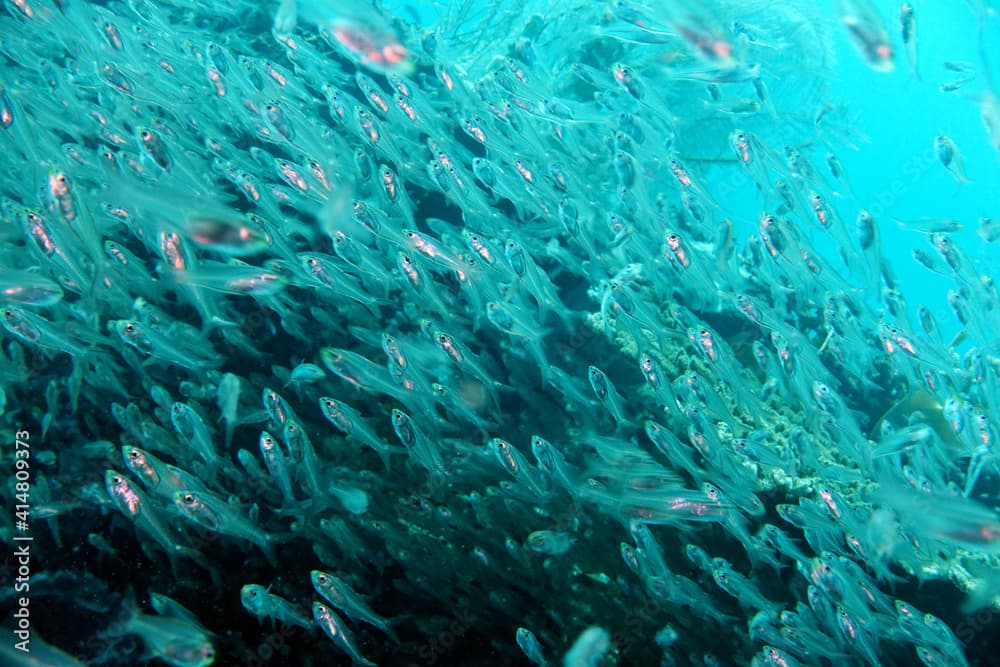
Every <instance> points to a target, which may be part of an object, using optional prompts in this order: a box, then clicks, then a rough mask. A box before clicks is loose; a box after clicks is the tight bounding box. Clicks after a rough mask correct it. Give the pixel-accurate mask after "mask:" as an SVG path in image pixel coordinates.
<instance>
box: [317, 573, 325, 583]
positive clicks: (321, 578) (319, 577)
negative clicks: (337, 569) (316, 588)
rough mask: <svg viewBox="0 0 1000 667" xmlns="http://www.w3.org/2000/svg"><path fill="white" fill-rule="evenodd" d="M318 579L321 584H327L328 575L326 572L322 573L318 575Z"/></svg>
mask: <svg viewBox="0 0 1000 667" xmlns="http://www.w3.org/2000/svg"><path fill="white" fill-rule="evenodd" d="M316 581H318V582H319V583H321V584H325V583H326V575H325V574H321V575H319V576H317V577H316Z"/></svg>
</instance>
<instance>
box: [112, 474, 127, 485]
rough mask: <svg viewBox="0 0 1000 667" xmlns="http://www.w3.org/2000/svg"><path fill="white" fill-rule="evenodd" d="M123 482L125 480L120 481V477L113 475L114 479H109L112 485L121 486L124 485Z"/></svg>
mask: <svg viewBox="0 0 1000 667" xmlns="http://www.w3.org/2000/svg"><path fill="white" fill-rule="evenodd" d="M124 481H125V480H123V479H122V476H121V475H115V476H114V477H112V478H111V483H112V484H122V483H124Z"/></svg>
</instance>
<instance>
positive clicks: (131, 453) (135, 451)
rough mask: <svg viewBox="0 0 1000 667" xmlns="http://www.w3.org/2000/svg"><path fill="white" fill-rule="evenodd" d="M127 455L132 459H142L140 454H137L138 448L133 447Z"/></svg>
mask: <svg viewBox="0 0 1000 667" xmlns="http://www.w3.org/2000/svg"><path fill="white" fill-rule="evenodd" d="M128 457H129V458H130V459H132V460H133V461H138V460H140V459H142V455H141V454H139V452H138V450H135V449H133V450H132V451H131V452H129V453H128Z"/></svg>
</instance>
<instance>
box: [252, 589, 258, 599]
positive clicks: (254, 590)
mask: <svg viewBox="0 0 1000 667" xmlns="http://www.w3.org/2000/svg"><path fill="white" fill-rule="evenodd" d="M250 597H252V598H255V597H257V589H255V588H253V589H250Z"/></svg>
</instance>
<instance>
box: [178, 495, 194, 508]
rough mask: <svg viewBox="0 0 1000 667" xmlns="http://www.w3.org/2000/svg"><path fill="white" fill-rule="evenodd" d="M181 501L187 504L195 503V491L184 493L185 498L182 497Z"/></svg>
mask: <svg viewBox="0 0 1000 667" xmlns="http://www.w3.org/2000/svg"><path fill="white" fill-rule="evenodd" d="M181 501H182V502H183V503H184V504H185V505H193V504H194V501H195V497H194V494H193V493H185V494H184V497H183V498H181Z"/></svg>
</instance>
